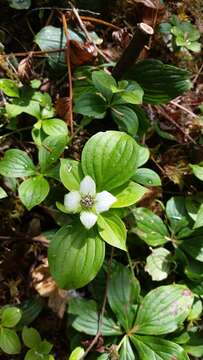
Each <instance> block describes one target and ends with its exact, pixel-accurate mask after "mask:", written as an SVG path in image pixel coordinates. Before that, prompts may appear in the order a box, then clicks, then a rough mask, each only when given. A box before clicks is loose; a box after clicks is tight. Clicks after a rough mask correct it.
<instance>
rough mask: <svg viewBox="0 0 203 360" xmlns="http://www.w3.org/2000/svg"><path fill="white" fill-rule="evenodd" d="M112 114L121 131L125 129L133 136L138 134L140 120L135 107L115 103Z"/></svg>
mask: <svg viewBox="0 0 203 360" xmlns="http://www.w3.org/2000/svg"><path fill="white" fill-rule="evenodd" d="M111 114H112V117H113V120H114V121H115V123H116V124H117V125H118V128H119V130H120V131H125V132H127V133H128V134H129V135H131V136H135V135H136V134H137V131H138V127H139V122H138V117H137V114H136V112H135V111H134V110H133V109H131V108H130V107H129V106H127V105H114V106H113V107H111Z"/></svg>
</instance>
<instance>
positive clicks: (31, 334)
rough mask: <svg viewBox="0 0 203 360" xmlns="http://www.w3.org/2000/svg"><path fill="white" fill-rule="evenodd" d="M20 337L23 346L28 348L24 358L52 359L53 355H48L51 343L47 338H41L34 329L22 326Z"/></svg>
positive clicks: (27, 359) (35, 359) (34, 359)
mask: <svg viewBox="0 0 203 360" xmlns="http://www.w3.org/2000/svg"><path fill="white" fill-rule="evenodd" d="M22 339H23V342H24V344H25V346H26V347H28V348H29V350H28V351H27V353H26V355H25V358H24V360H39V359H41V360H54V357H53V355H50V352H51V350H52V347H53V345H52V344H51V343H50V342H48V341H47V340H42V339H41V336H40V334H39V332H38V331H37V330H36V329H34V328H32V327H30V328H28V327H24V328H23V331H22Z"/></svg>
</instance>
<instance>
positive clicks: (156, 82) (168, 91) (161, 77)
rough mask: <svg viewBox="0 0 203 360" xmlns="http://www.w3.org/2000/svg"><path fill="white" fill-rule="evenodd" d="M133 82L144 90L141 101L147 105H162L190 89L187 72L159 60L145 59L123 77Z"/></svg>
mask: <svg viewBox="0 0 203 360" xmlns="http://www.w3.org/2000/svg"><path fill="white" fill-rule="evenodd" d="M125 76H126V77H127V78H129V79H131V80H135V81H137V82H138V83H139V85H140V86H141V87H142V89H143V90H144V99H143V101H144V102H145V103H148V104H164V103H167V102H169V101H170V100H172V99H174V98H175V97H177V96H179V95H181V94H182V93H183V92H185V91H188V90H189V89H191V82H190V80H189V75H188V72H187V71H186V70H184V69H180V68H177V67H175V66H172V65H166V64H163V63H162V62H161V61H159V60H154V59H145V60H142V61H140V62H138V63H137V64H135V65H133V67H132V68H131V69H130V70H129V71H128V72H127V74H126V75H125Z"/></svg>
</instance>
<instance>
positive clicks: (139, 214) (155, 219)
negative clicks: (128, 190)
mask: <svg viewBox="0 0 203 360" xmlns="http://www.w3.org/2000/svg"><path fill="white" fill-rule="evenodd" d="M133 215H134V217H135V220H136V223H137V227H136V228H135V229H133V231H135V233H136V234H137V235H138V236H139V237H140V238H141V239H142V240H143V241H145V242H146V243H147V244H148V245H150V246H159V245H163V244H165V243H166V242H167V241H168V240H169V239H170V238H169V233H168V229H167V227H166V225H165V224H164V223H163V221H162V219H161V218H160V217H159V216H157V215H155V214H154V213H153V212H152V211H151V210H149V209H146V208H142V207H140V208H137V209H134V210H133Z"/></svg>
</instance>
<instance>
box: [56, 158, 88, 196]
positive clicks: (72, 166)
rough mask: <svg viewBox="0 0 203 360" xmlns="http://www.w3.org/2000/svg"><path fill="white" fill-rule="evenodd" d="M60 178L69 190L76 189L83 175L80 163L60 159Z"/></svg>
mask: <svg viewBox="0 0 203 360" xmlns="http://www.w3.org/2000/svg"><path fill="white" fill-rule="evenodd" d="M60 161H61V166H60V179H61V182H62V184H63V185H64V186H65V187H66V189H68V190H69V191H73V190H78V189H79V187H80V182H81V181H82V179H83V177H84V175H83V172H82V167H81V163H80V162H79V161H75V160H72V159H61V160H60Z"/></svg>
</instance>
